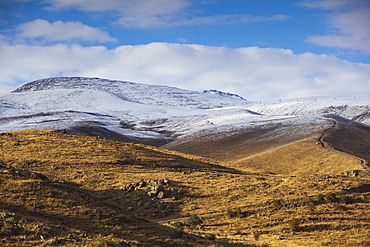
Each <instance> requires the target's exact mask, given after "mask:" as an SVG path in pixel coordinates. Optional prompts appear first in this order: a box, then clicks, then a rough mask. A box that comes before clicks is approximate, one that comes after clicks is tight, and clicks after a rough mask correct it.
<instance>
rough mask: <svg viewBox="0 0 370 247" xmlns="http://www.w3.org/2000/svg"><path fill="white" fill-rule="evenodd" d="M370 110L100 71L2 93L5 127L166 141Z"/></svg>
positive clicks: (360, 104)
mask: <svg viewBox="0 0 370 247" xmlns="http://www.w3.org/2000/svg"><path fill="white" fill-rule="evenodd" d="M369 112H370V97H362V98H347V99H331V98H317V99H315V98H309V99H298V100H297V101H295V102H294V101H290V102H284V103H263V102H251V101H248V100H246V99H244V98H242V97H240V96H238V95H235V94H230V93H224V92H220V91H217V90H205V91H202V92H198V91H190V90H185V89H179V88H175V87H168V86H160V85H147V84H141V83H133V82H125V81H116V80H107V79H99V78H84V77H57V78H49V79H43V80H37V81H34V82H30V83H27V84H25V85H23V86H21V87H20V88H18V89H16V90H14V91H13V92H12V93H7V94H0V132H6V131H12V130H20V129H69V130H70V131H71V132H74V133H78V134H88V135H102V136H105V137H108V138H112V139H117V140H123V141H133V142H141V143H146V144H152V145H157V146H161V145H163V144H166V143H169V142H173V141H174V140H177V141H179V140H181V139H184V140H185V139H186V138H189V137H192V136H202V138H213V137H215V136H222V133H226V134H227V135H228V134H229V133H231V132H235V131H239V130H241V129H244V130H245V129H254V128H265V127H266V126H268V125H269V124H271V123H274V124H276V125H279V124H280V125H281V124H286V123H288V122H289V124H291V125H292V126H293V125H294V126H295V125H297V126H298V125H301V123H303V122H307V123H308V122H312V123H314V124H313V125H312V126H314V125H315V124H316V123H321V122H323V123H324V122H325V123H324V124H323V126H324V125H325V126H326V125H327V121H326V120H325V119H326V118H325V117H324V115H325V114H337V115H340V116H343V117H346V118H349V119H354V120H356V121H358V122H362V123H364V124H368V125H369V124H370V118H369ZM323 119H324V120H323ZM287 120H289V121H287ZM309 125H310V124H307V126H309ZM309 129H310V128H307V131H308V130H309ZM297 130H299V128H298V127H297ZM286 131H287V133H286V134H289V130H286ZM299 131H304V130H303V129H302V130H299ZM279 134H284V133H279Z"/></svg>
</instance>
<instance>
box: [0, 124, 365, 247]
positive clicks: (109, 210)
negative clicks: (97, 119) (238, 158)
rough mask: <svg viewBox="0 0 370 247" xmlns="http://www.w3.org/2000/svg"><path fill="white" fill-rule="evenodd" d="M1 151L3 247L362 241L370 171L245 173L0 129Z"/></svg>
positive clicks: (150, 151)
mask: <svg viewBox="0 0 370 247" xmlns="http://www.w3.org/2000/svg"><path fill="white" fill-rule="evenodd" d="M0 147H1V153H0V160H1V162H2V163H1V165H0V185H1V186H0V192H1V194H2V198H1V200H0V245H1V246H46V245H56V246H58V245H59V246H78V245H82V246H135V245H136V246H202V245H211V246H212V245H213V246H233V245H226V243H234V244H237V245H241V246H243V245H244V246H254V247H257V246H258V247H259V246H279V247H280V246H342V247H344V246H346V247H347V246H368V245H369V244H370V238H369V234H368V233H369V231H370V223H369V222H370V218H369V215H370V186H369V185H370V173H369V171H368V170H360V169H358V170H353V169H352V167H351V168H348V170H347V171H345V172H343V173H342V174H338V173H335V174H331V173H329V172H331V171H330V170H327V172H328V173H329V174H322V173H321V174H309V175H307V174H305V173H297V176H295V177H292V176H291V175H285V174H270V173H264V172H263V171H260V172H252V170H251V169H248V168H246V167H245V166H244V164H232V163H230V164H226V163H220V162H217V161H212V160H208V159H205V158H200V157H196V156H191V155H185V154H181V153H178V152H174V151H169V150H163V149H159V148H154V147H149V146H144V145H135V144H125V143H120V142H114V141H108V140H105V139H99V138H94V137H86V136H77V135H72V134H68V133H65V132H64V131H43V130H33V131H19V132H11V133H3V134H1V136H0ZM285 147H286V148H288V149H289V150H293V149H294V148H295V149H297V150H300V151H301V152H302V153H304V150H305V149H307V152H311V151H310V150H316V148H318V149H319V148H320V145H316V144H314V143H313V141H311V139H308V140H304V141H301V142H297V143H292V145H287V146H285ZM280 148H284V147H280ZM288 149H287V150H286V151H287V152H288ZM277 150H278V149H275V150H270V151H271V152H274V151H277ZM321 150H324V151H325V150H326V149H322V148H321ZM324 151H323V152H324ZM279 152H281V150H280V151H279ZM279 152H277V153H279ZM312 152H314V151H312ZM315 152H316V151H315ZM328 152H329V151H328ZM333 153H335V152H333ZM318 154H320V155H328V154H325V153H324V154H321V153H315V155H318ZM268 155H269V154H266V157H267V156H268ZM261 156H264V155H262V154H261ZM255 157H257V156H255ZM328 157H330V156H328ZM305 159H306V160H309V158H308V157H306V158H305ZM267 160H269V159H268V158H266V161H267ZM297 161H298V160H297ZM292 162H293V161H292ZM300 165H302V164H300ZM239 168H240V169H239ZM241 168H242V169H241ZM241 170H242V171H241ZM343 170H344V168H343ZM160 188H161V189H160ZM158 192H163V193H158ZM192 215H198V216H199V217H200V218H201V219H202V222H201V221H199V222H197V220H196V217H191V219H192V220H190V219H189V218H187V217H188V216H192ZM178 218H180V219H178ZM173 219H178V221H176V222H175V221H172V220H173ZM157 222H159V223H157ZM165 222H169V223H165ZM161 224H163V225H161ZM197 236H198V237H197ZM200 237H202V238H200Z"/></svg>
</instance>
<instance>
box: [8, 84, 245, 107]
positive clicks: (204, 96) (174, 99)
mask: <svg viewBox="0 0 370 247" xmlns="http://www.w3.org/2000/svg"><path fill="white" fill-rule="evenodd" d="M54 89H90V90H91V89H92V90H100V91H104V92H108V93H109V94H112V95H114V96H116V97H119V98H121V99H123V100H127V101H131V102H135V103H141V104H147V105H154V106H173V107H185V108H190V109H210V108H217V107H225V106H234V105H242V104H245V103H248V101H246V100H245V99H243V98H242V97H240V96H238V95H235V94H227V93H222V92H221V93H217V94H212V93H209V91H204V92H197V91H190V90H184V89H179V88H175V87H169V86H161V85H147V84H141V83H133V82H127V81H117V80H107V79H100V78H87V77H56V78H48V79H41V80H37V81H33V82H30V83H27V84H25V85H23V86H21V87H19V88H17V89H16V90H14V91H13V93H18V92H31V91H44V90H54Z"/></svg>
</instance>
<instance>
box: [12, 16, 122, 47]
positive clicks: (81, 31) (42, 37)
mask: <svg viewBox="0 0 370 247" xmlns="http://www.w3.org/2000/svg"><path fill="white" fill-rule="evenodd" d="M16 31H17V32H18V34H17V36H18V37H20V38H21V39H27V40H37V41H43V42H45V41H46V42H56V41H57V42H59V41H76V40H80V41H89V42H115V41H117V40H116V39H115V38H113V37H111V36H109V34H108V33H107V32H105V31H102V30H100V29H98V28H94V27H90V26H88V25H85V24H82V23H81V22H79V21H67V22H63V21H55V22H52V23H50V22H49V21H47V20H42V19H37V20H34V21H30V22H27V23H22V24H20V25H18V26H17V28H16Z"/></svg>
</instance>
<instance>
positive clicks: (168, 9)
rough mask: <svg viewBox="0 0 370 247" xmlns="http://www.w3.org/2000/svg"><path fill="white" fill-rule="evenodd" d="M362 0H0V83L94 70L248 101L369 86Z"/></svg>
mask: <svg viewBox="0 0 370 247" xmlns="http://www.w3.org/2000/svg"><path fill="white" fill-rule="evenodd" d="M368 23H370V1H369V0H300V1H293V0H282V1H276V0H258V1H257V0H197V1H195V0H136V1H132V0H105V1H99V0H79V1H73V0H0V92H9V91H11V90H12V89H14V88H15V87H17V86H19V85H20V84H22V83H25V82H29V81H32V80H36V79H40V78H44V77H53V76H93V77H103V78H109V79H119V80H128V81H134V82H142V83H149V84H165V85H170V86H176V87H181V88H185V89H193V90H202V89H219V90H224V91H229V92H232V93H237V94H240V95H242V96H244V97H245V98H247V99H251V100H267V99H277V98H295V97H306V96H334V97H350V96H361V95H369V94H370V40H369V39H370V28H369V24H368Z"/></svg>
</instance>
